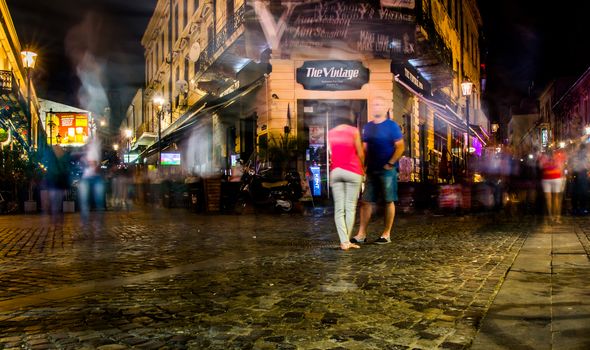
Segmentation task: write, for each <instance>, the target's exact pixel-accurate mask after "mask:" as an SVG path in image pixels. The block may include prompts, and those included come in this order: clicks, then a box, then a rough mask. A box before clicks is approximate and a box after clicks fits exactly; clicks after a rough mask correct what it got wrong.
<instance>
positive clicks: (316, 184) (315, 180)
mask: <svg viewBox="0 0 590 350" xmlns="http://www.w3.org/2000/svg"><path fill="white" fill-rule="evenodd" d="M309 170H310V171H311V176H312V184H313V189H312V191H313V195H314V196H315V197H317V196H321V195H322V179H321V176H320V174H321V172H320V167H319V166H312V167H309Z"/></svg>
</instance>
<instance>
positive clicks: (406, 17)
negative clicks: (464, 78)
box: [254, 0, 416, 58]
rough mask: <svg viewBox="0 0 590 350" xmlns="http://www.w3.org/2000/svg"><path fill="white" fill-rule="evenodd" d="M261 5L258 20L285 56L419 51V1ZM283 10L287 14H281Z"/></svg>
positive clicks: (257, 3) (330, 0) (391, 54)
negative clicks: (323, 50) (318, 50)
mask: <svg viewBox="0 0 590 350" xmlns="http://www.w3.org/2000/svg"><path fill="white" fill-rule="evenodd" d="M277 2H280V6H279V4H276V6H275V5H273V7H272V8H271V5H270V4H269V3H265V2H263V1H255V2H254V9H255V12H256V18H258V20H259V21H260V25H261V27H262V30H263V32H264V35H265V37H266V41H267V42H268V43H269V45H270V47H271V49H273V50H275V49H280V50H281V52H282V53H289V52H293V51H296V50H298V51H299V53H300V54H305V52H306V50H308V49H309V48H338V49H341V50H346V51H352V52H360V53H363V54H372V55H373V56H376V57H388V58H389V57H400V56H401V57H403V56H406V55H412V54H414V52H415V32H416V14H415V1H414V0H389V1H386V0H383V1H381V2H379V1H358V2H357V1H341V0H319V1H306V2H303V1H300V0H282V1H277ZM277 9H282V12H277Z"/></svg>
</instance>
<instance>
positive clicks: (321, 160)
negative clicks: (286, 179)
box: [297, 100, 367, 199]
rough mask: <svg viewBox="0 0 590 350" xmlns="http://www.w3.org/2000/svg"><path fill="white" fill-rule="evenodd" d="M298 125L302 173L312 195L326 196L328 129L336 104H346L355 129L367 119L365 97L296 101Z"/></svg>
mask: <svg viewBox="0 0 590 350" xmlns="http://www.w3.org/2000/svg"><path fill="white" fill-rule="evenodd" d="M297 103H298V108H297V110H298V111H299V115H298V118H297V120H298V126H297V127H298V128H299V132H300V135H303V141H304V144H305V145H306V148H305V175H306V178H307V180H308V181H309V188H310V189H311V194H312V195H313V197H316V198H325V199H329V198H330V186H329V183H330V178H329V177H330V170H329V159H328V152H327V148H328V141H329V140H328V130H330V129H331V128H333V127H334V126H335V125H334V124H333V123H334V117H333V116H334V113H335V111H336V110H337V109H338V107H339V106H349V107H350V108H351V109H352V110H353V111H354V113H355V115H356V124H357V127H359V129H362V127H363V126H364V125H365V123H366V122H367V101H366V100H299V101H297Z"/></svg>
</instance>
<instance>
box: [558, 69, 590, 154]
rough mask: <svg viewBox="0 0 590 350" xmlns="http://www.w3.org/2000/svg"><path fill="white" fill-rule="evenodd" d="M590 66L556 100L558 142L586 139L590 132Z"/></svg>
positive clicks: (569, 142) (566, 142)
mask: <svg viewBox="0 0 590 350" xmlns="http://www.w3.org/2000/svg"><path fill="white" fill-rule="evenodd" d="M589 95H590V68H589V69H587V70H586V71H585V72H584V73H583V74H582V75H581V76H580V77H578V78H577V80H576V81H574V83H573V84H571V85H569V87H568V88H567V90H566V91H565V92H564V93H563V94H562V95H559V96H560V97H559V98H558V99H557V100H556V101H554V104H553V106H552V110H553V115H554V119H553V123H552V127H553V130H554V141H555V142H556V144H559V143H561V142H563V143H565V144H571V143H577V142H579V141H581V140H584V141H586V139H587V137H588V134H590V129H588V128H589V127H590V101H589V100H588V97H589Z"/></svg>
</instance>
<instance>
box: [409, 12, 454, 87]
mask: <svg viewBox="0 0 590 350" xmlns="http://www.w3.org/2000/svg"><path fill="white" fill-rule="evenodd" d="M420 3H421V6H420V8H419V9H418V13H417V16H416V21H417V24H418V30H417V31H416V46H417V50H416V51H417V54H416V56H415V57H414V58H413V59H411V60H409V61H410V63H411V64H412V65H413V66H414V67H415V68H416V69H417V70H418V71H419V72H420V74H421V75H422V76H423V77H424V78H426V79H427V80H428V81H429V82H430V83H431V84H432V88H433V89H437V88H439V87H444V86H448V85H450V84H451V83H452V80H453V54H452V52H451V49H450V48H449V47H448V46H447V44H446V43H445V41H444V39H443V38H442V36H441V35H440V34H439V33H438V32H437V30H436V25H435V23H434V19H433V16H432V9H431V7H430V3H429V1H421V2H420Z"/></svg>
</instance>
